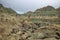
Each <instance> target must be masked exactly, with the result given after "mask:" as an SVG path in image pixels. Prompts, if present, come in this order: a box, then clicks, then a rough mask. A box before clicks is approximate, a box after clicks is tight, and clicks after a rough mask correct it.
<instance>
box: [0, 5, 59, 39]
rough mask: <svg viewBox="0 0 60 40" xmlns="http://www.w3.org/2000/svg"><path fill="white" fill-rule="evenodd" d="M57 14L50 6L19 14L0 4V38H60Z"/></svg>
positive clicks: (57, 10) (57, 11) (56, 10)
mask: <svg viewBox="0 0 60 40" xmlns="http://www.w3.org/2000/svg"><path fill="white" fill-rule="evenodd" d="M59 15H60V8H58V9H55V8H54V7H51V6H47V7H44V8H40V9H37V10H36V11H35V12H31V11H29V12H27V13H25V14H20V15H19V14H17V13H16V12H15V11H14V10H12V9H11V8H5V7H4V6H3V5H1V4H0V40H60V19H59V18H60V16H59Z"/></svg>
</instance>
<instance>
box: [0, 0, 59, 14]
mask: <svg viewBox="0 0 60 40" xmlns="http://www.w3.org/2000/svg"><path fill="white" fill-rule="evenodd" d="M0 3H1V4H3V5H4V6H5V7H10V8H12V9H14V10H16V11H17V12H18V13H19V12H21V13H23V12H27V11H34V10H36V9H38V8H42V7H44V6H47V5H51V6H53V7H55V8H58V7H60V0H0Z"/></svg>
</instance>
